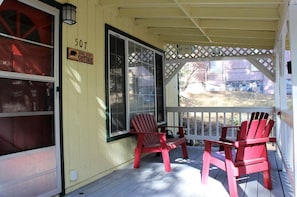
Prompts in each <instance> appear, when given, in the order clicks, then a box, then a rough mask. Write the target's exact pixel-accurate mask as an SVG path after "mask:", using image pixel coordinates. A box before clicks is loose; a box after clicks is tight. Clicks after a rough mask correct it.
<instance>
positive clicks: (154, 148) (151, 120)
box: [130, 114, 188, 172]
mask: <svg viewBox="0 0 297 197" xmlns="http://www.w3.org/2000/svg"><path fill="white" fill-rule="evenodd" d="M131 125H132V130H131V131H130V133H133V134H137V145H136V147H135V158H134V168H139V166H140V159H141V154H142V153H158V152H160V153H162V158H163V163H164V167H165V171H166V172H170V171H171V166H170V158H169V151H170V150H172V149H175V148H177V147H178V146H179V145H181V147H182V152H183V158H185V159H186V158H188V151H187V141H186V138H185V136H184V129H183V127H175V128H178V133H179V138H170V139H167V138H166V132H165V131H166V128H169V127H171V128H173V126H164V127H161V128H160V130H159V128H158V125H157V122H156V119H155V117H154V116H153V115H151V114H139V115H136V116H134V117H133V118H132V119H131Z"/></svg>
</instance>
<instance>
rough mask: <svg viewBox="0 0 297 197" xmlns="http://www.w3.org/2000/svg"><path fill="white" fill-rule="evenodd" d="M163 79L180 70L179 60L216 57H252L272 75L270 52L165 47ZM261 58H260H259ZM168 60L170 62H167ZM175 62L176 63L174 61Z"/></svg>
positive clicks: (225, 48)
mask: <svg viewBox="0 0 297 197" xmlns="http://www.w3.org/2000/svg"><path fill="white" fill-rule="evenodd" d="M164 50H165V59H166V60H167V63H166V64H165V78H166V79H169V78H171V77H172V75H173V74H176V73H177V71H176V69H180V67H181V65H180V60H189V61H190V60H191V59H193V60H195V59H206V58H209V59H211V58H218V57H221V58H223V57H244V56H248V57H250V58H253V57H252V56H255V57H254V60H255V61H257V62H259V64H261V65H263V66H264V67H265V68H266V70H267V71H269V72H270V73H271V75H274V73H275V71H274V62H273V59H272V50H267V49H255V48H238V47H218V46H198V45H173V44H167V45H165V49H164ZM261 56H262V57H261ZM168 60H170V61H168ZM174 60H177V61H174ZM168 62H170V63H168Z"/></svg>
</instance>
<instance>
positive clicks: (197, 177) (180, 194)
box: [66, 146, 293, 197]
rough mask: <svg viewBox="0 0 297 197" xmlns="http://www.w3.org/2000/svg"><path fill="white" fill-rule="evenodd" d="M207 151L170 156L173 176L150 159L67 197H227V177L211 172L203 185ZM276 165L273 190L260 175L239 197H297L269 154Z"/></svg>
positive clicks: (244, 181) (248, 180)
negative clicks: (184, 156) (185, 158)
mask: <svg viewBox="0 0 297 197" xmlns="http://www.w3.org/2000/svg"><path fill="white" fill-rule="evenodd" d="M203 150H204V148H203V147H198V146H189V147H188V151H189V159H187V160H184V159H182V158H181V155H182V153H181V149H180V148H177V149H175V150H173V151H171V152H170V158H171V167H172V172H171V173H166V172H164V166H163V162H162V157H156V156H155V154H150V155H148V156H146V157H145V158H144V159H143V160H142V161H141V166H140V168H139V169H134V168H133V164H129V165H128V166H126V167H125V168H122V169H119V170H116V171H114V172H113V173H111V174H109V175H107V176H105V177H103V178H101V179H99V180H98V181H96V182H94V183H92V184H89V185H87V186H85V187H82V188H80V189H79V190H76V191H74V192H72V193H70V194H68V195H66V197H213V196H216V197H225V196H226V197H227V196H229V194H228V183H227V176H226V173H225V172H224V171H222V170H219V169H217V168H214V167H213V168H211V171H210V177H209V179H208V184H207V185H202V184H201V169H202V154H203ZM269 158H270V162H271V165H272V171H271V175H272V186H273V189H272V190H267V189H265V188H264V187H263V179H262V175H261V174H260V173H255V174H252V175H249V176H247V177H243V178H240V179H239V180H238V191H239V196H242V197H243V196H247V197H263V196H269V197H274V196H275V197H285V196H286V197H288V196H293V192H292V189H291V187H290V185H289V182H288V179H287V176H286V174H285V172H282V171H281V170H278V169H279V168H280V166H281V165H280V162H279V158H278V156H277V154H276V152H275V151H274V150H270V151H269Z"/></svg>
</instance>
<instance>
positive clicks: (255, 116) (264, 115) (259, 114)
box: [220, 112, 269, 150]
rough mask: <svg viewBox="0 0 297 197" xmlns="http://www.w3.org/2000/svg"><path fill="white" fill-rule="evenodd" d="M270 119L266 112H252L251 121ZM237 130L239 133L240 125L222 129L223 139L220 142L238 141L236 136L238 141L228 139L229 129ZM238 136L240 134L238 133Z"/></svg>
mask: <svg viewBox="0 0 297 197" xmlns="http://www.w3.org/2000/svg"><path fill="white" fill-rule="evenodd" d="M268 117H269V114H268V113H266V112H252V114H251V117H250V121H251V120H257V119H258V120H261V119H267V118H268ZM231 128H232V129H237V130H238V131H239V129H240V125H234V126H223V127H221V137H220V140H221V141H224V142H233V141H235V140H236V139H238V136H236V139H231V138H228V137H227V132H228V129H231ZM237 135H238V133H237ZM220 150H223V146H220Z"/></svg>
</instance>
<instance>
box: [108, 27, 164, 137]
mask: <svg viewBox="0 0 297 197" xmlns="http://www.w3.org/2000/svg"><path fill="white" fill-rule="evenodd" d="M105 48H106V49H107V51H106V61H105V62H106V73H105V75H106V77H105V79H106V92H107V97H106V105H107V113H106V114H107V141H111V140H114V139H118V138H122V137H125V136H127V135H128V133H129V129H130V119H131V118H132V117H133V116H134V115H135V114H139V113H149V114H153V115H155V116H156V118H157V121H158V122H159V123H162V122H164V121H165V114H164V113H165V110H164V109H165V108H164V107H165V102H164V88H163V61H164V55H163V52H162V51H161V50H158V49H156V48H154V47H152V46H150V45H148V44H146V43H144V42H142V41H140V40H139V39H136V38H134V37H132V36H130V35H128V34H126V33H123V32H121V31H119V30H117V29H115V28H113V27H111V26H109V25H106V47H105Z"/></svg>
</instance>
